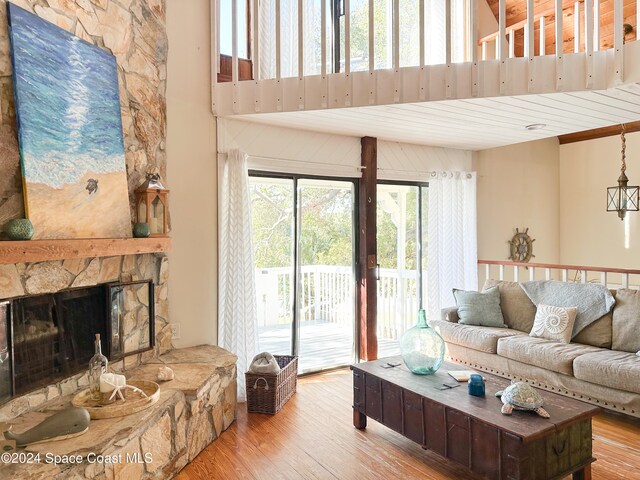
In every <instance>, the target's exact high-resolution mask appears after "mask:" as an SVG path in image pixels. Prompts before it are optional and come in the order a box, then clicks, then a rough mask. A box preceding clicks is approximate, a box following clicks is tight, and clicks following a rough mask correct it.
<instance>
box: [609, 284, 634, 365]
mask: <svg viewBox="0 0 640 480" xmlns="http://www.w3.org/2000/svg"><path fill="white" fill-rule="evenodd" d="M638 331H640V291H639V290H631V289H626V288H621V289H620V290H618V291H617V292H616V306H615V308H614V309H613V328H612V336H613V339H612V342H611V343H612V344H611V348H612V349H613V350H619V351H621V352H629V353H634V352H637V351H638V350H640V335H638Z"/></svg>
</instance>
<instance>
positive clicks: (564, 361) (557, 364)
mask: <svg viewBox="0 0 640 480" xmlns="http://www.w3.org/2000/svg"><path fill="white" fill-rule="evenodd" d="M497 351H498V355H500V356H501V357H505V358H509V359H511V360H517V361H518V362H522V363H528V364H529V365H535V366H536V367H540V368H546V369H547V370H551V371H552V372H557V373H563V374H565V375H573V361H574V360H575V359H576V358H578V357H579V356H580V355H584V354H586V353H593V352H604V351H606V350H603V349H601V348H596V347H591V346H588V345H581V344H579V343H561V342H556V341H553V340H545V339H544V338H537V337H530V336H528V335H522V336H517V337H508V338H501V339H499V340H498V349H497Z"/></svg>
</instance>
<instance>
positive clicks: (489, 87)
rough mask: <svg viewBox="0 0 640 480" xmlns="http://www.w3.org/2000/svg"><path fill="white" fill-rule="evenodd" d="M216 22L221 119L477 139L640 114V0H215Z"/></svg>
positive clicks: (404, 137)
mask: <svg viewBox="0 0 640 480" xmlns="http://www.w3.org/2000/svg"><path fill="white" fill-rule="evenodd" d="M212 18H213V25H214V32H218V35H214V36H213V38H212V40H213V45H212V47H213V49H212V51H213V52H214V53H213V62H212V78H213V85H212V87H213V88H212V107H213V111H214V113H215V114H216V115H218V116H221V117H224V116H240V115H242V116H243V117H244V118H245V119H247V120H250V121H256V122H269V123H271V124H280V125H285V126H298V127H301V128H311V129H320V130H325V131H333V132H334V133H338V132H342V133H345V134H356V135H357V134H367V135H373V136H378V137H380V138H385V137H386V138H390V139H394V140H399V141H406V142H413V143H431V144H438V145H441V146H454V147H458V148H468V149H480V148H488V147H492V146H498V145H505V144H509V143H517V142H519V141H525V140H532V139H535V138H542V137H544V136H554V135H561V134H565V133H571V132H574V131H579V130H587V129H590V128H599V127H604V126H608V125H613V124H618V123H623V122H630V121H636V120H638V119H640V115H639V114H638V112H640V85H638V82H640V43H639V42H638V41H637V38H638V34H637V28H636V26H637V24H638V21H637V18H638V7H637V3H636V2H634V1H628V0H627V1H623V0H614V1H603V0H580V1H578V2H573V1H566V0H555V1H553V0H546V1H545V0H540V1H535V2H534V0H520V1H516V0H441V1H431V2H430V1H428V0H324V1H321V0H317V1H315V0H291V1H287V0H270V1H265V0H262V1H258V0H249V1H248V2H247V3H245V2H244V1H243V0H227V1H226V2H225V1H222V2H218V1H216V0H214V1H213V2H212ZM220 27H222V29H221V28H220ZM370 32H374V34H373V35H370ZM242 57H250V59H247V58H242ZM525 96H526V97H525ZM467 112H469V113H470V115H471V116H470V120H471V122H467V123H474V122H476V123H478V124H482V130H477V129H476V130H475V131H471V130H470V131H468V132H467V131H465V128H471V127H469V126H468V125H465V124H464V123H465V122H464V121H463V120H464V119H465V116H466V114H467ZM495 113H497V116H496V117H495V118H493V119H492V120H490V121H482V119H488V118H491V117H493V115H494V114H495ZM502 116H504V117H505V120H504V121H502V120H501V117H502ZM415 117H420V118H419V119H416V118H415ZM407 119H410V120H409V121H408V120H407ZM429 119H431V120H429ZM528 119H533V120H532V121H529V120H528ZM389 120H391V121H392V123H394V124H395V130H394V127H393V126H390V125H389ZM520 120H522V122H529V123H545V124H547V125H549V126H550V128H549V129H547V130H546V131H545V132H544V133H540V134H539V136H538V137H535V136H534V137H533V138H532V137H531V135H530V134H528V136H527V137H526V138H522V136H521V135H519V134H514V133H513V131H512V130H513V125H514V123H515V124H518V122H519V121H520ZM537 120H539V122H538V121H537ZM328 124H331V125H332V127H331V128H330V127H328V126H327V125H328ZM526 124H527V123H524V125H526ZM322 125H324V127H322ZM524 125H523V126H524ZM318 126H320V127H318ZM487 127H490V128H489V130H490V131H487ZM412 130H415V132H413V131H412ZM510 130H511V132H510ZM425 131H429V134H428V135H427V136H425V134H424V132H425ZM389 132H391V133H389ZM492 137H494V138H493V139H492ZM461 138H465V139H466V141H462V142H461Z"/></svg>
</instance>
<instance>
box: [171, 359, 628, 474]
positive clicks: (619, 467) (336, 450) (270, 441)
mask: <svg viewBox="0 0 640 480" xmlns="http://www.w3.org/2000/svg"><path fill="white" fill-rule="evenodd" d="M351 404H352V383H351V373H350V371H349V370H348V369H341V370H337V371H333V372H328V373H324V374H319V375H314V376H308V377H304V378H301V379H299V383H298V392H297V393H296V395H294V396H293V398H292V399H291V400H289V402H288V403H287V405H285V407H284V408H283V409H282V410H281V411H280V412H279V413H278V414H277V415H275V416H271V415H262V414H250V415H248V414H247V412H246V405H245V404H240V405H239V407H238V420H237V421H236V422H234V424H233V425H232V426H231V427H230V428H229V429H228V430H227V431H226V432H224V433H223V434H222V435H221V437H220V438H219V439H218V440H216V441H215V442H213V443H212V444H211V445H209V446H208V447H207V448H206V449H205V450H204V451H203V452H202V453H200V455H199V456H198V457H196V458H195V459H194V461H193V462H192V463H191V464H189V465H187V466H186V467H185V468H184V469H183V470H182V472H181V473H180V474H179V475H178V477H177V478H178V479H179V480H200V479H201V480H205V479H206V480H211V479H230V480H236V479H266V480H271V479H274V480H276V479H344V480H351V479H353V480H356V479H357V480H369V479H380V480H383V479H384V480H390V479H402V480H404V479H426V480H430V479H459V480H475V478H476V477H474V476H473V475H472V474H470V473H469V472H468V471H467V470H466V469H464V468H463V467H459V466H457V465H455V464H453V463H451V462H449V461H448V460H446V459H444V458H442V457H440V456H439V455H437V454H435V453H431V452H428V451H425V450H423V449H422V448H420V446H418V445H417V444H415V443H413V442H411V441H410V440H407V439H405V438H404V437H402V436H401V435H399V434H397V433H395V432H393V431H391V430H390V429H388V428H386V427H384V426H382V425H380V424H378V423H377V422H375V421H372V420H369V422H368V426H367V429H366V430H364V431H359V430H356V429H355V428H354V427H353V424H352V411H351ZM593 453H594V456H595V457H596V458H597V461H596V462H595V463H594V464H593V478H594V479H602V480H610V479H616V480H618V479H619V480H634V479H639V480H640V421H638V420H636V419H631V418H629V417H623V416H618V415H613V414H603V415H600V416H598V417H596V418H595V419H594V426H593Z"/></svg>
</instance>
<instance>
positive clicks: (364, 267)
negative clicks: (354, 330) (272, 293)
mask: <svg viewBox="0 0 640 480" xmlns="http://www.w3.org/2000/svg"><path fill="white" fill-rule="evenodd" d="M360 143H361V153H360V158H361V164H362V167H363V171H362V176H361V177H360V190H359V197H360V200H359V204H360V205H359V207H358V209H359V210H358V216H359V225H360V231H359V235H358V237H359V243H360V255H359V258H358V264H359V270H360V277H359V279H358V294H357V297H358V321H359V324H360V343H359V352H360V359H361V360H376V359H377V358H378V336H377V332H376V329H377V317H376V311H377V292H376V283H377V280H376V267H377V264H378V260H377V256H376V250H377V242H376V228H377V227H376V204H377V196H376V187H377V177H378V140H377V139H376V138H373V137H363V138H362V139H361V141H360Z"/></svg>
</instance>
